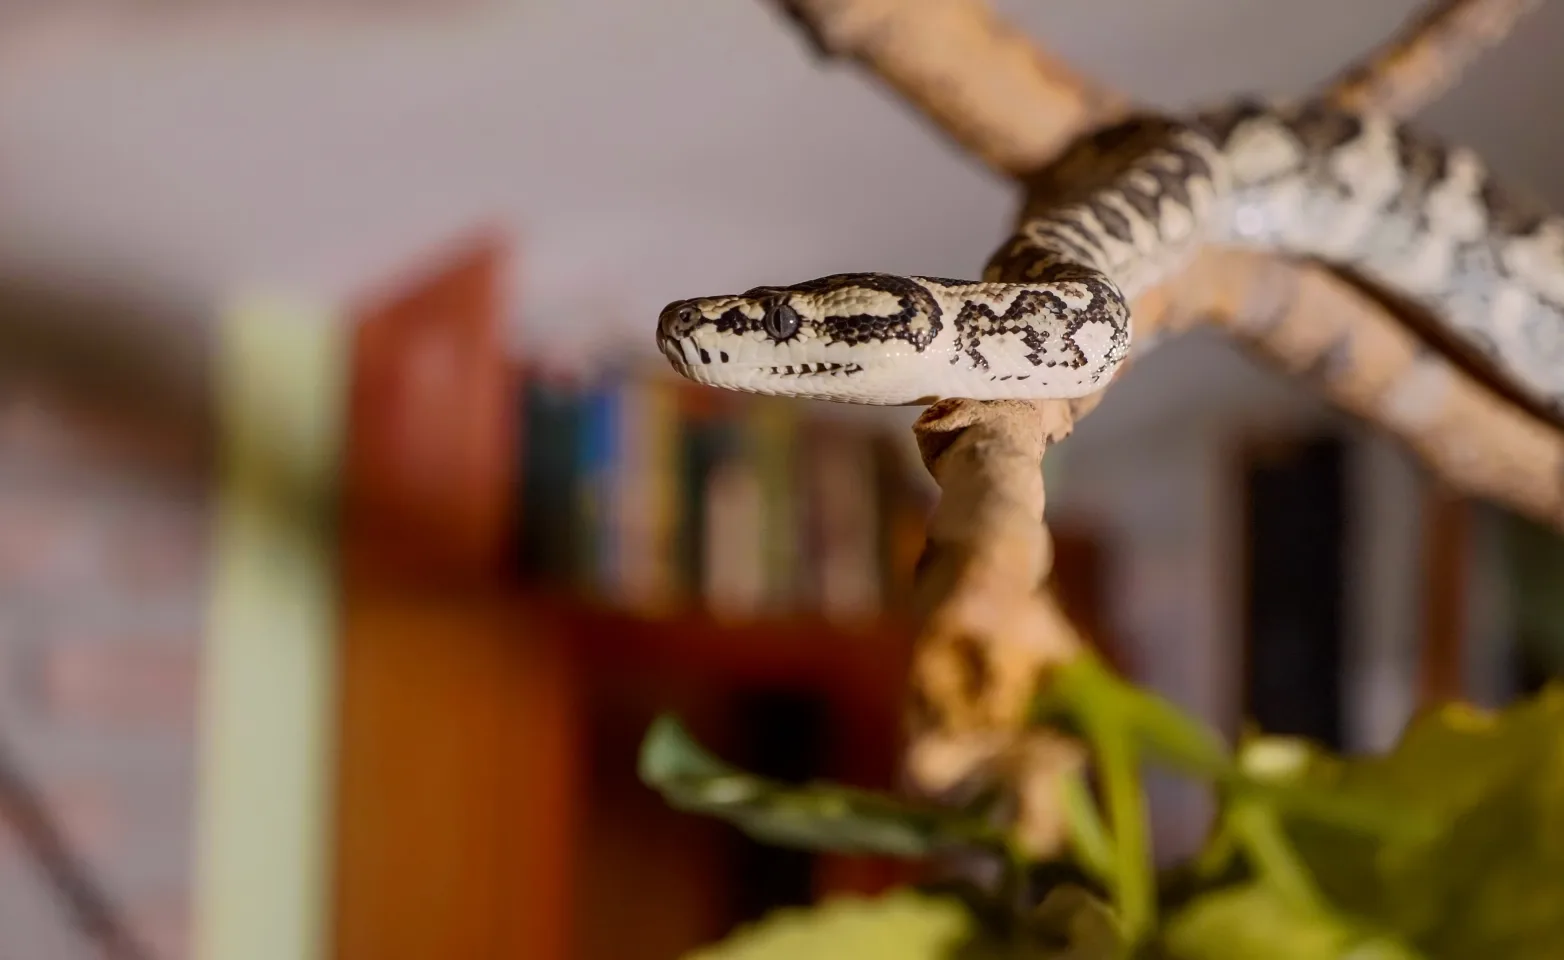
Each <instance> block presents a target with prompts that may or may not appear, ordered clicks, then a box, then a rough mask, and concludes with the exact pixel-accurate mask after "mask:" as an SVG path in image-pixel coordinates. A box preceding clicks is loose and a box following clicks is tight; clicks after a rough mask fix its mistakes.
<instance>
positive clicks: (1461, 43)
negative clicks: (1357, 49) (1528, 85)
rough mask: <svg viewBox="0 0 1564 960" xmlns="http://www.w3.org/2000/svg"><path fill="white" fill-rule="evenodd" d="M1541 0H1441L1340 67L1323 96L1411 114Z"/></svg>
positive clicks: (1354, 106)
mask: <svg viewBox="0 0 1564 960" xmlns="http://www.w3.org/2000/svg"><path fill="white" fill-rule="evenodd" d="M1540 3H1541V0H1442V2H1439V3H1435V4H1431V5H1430V6H1429V7H1428V8H1427V9H1425V10H1423V11H1420V13H1419V14H1418V16H1416V17H1414V18H1413V19H1411V20H1410V21H1408V23H1407V25H1406V26H1405V27H1404V28H1402V31H1401V33H1400V34H1398V35H1397V36H1396V37H1395V38H1394V39H1392V40H1391V41H1390V42H1389V43H1387V44H1385V45H1384V46H1382V47H1380V48H1379V49H1377V50H1375V51H1374V52H1373V53H1371V54H1369V55H1368V56H1366V57H1364V58H1363V59H1362V60H1359V61H1358V62H1357V63H1355V64H1354V65H1352V66H1351V67H1349V68H1348V69H1347V70H1345V71H1343V72H1342V74H1341V77H1340V79H1338V80H1337V81H1336V82H1335V83H1334V84H1332V85H1331V87H1330V90H1329V92H1328V93H1327V96H1328V97H1329V98H1330V99H1331V100H1332V101H1334V102H1335V103H1336V104H1338V105H1340V106H1344V107H1347V108H1349V109H1354V110H1378V111H1383V112H1386V113H1390V114H1394V115H1396V116H1400V117H1406V116H1411V115H1412V114H1414V113H1416V112H1417V111H1419V110H1421V109H1422V108H1423V107H1425V106H1427V105H1428V104H1430V103H1432V102H1433V101H1435V100H1437V99H1439V97H1440V96H1442V95H1443V94H1444V92H1445V91H1446V90H1448V89H1450V87H1452V86H1454V85H1455V82H1456V81H1457V80H1459V79H1460V77H1461V73H1462V72H1463V71H1464V70H1465V69H1466V67H1467V66H1469V65H1470V64H1471V62H1472V61H1473V60H1476V59H1477V58H1478V57H1479V56H1481V55H1482V54H1483V53H1486V52H1487V51H1488V49H1489V48H1491V47H1493V46H1494V45H1496V44H1498V43H1499V42H1500V41H1501V40H1503V39H1504V38H1505V37H1507V36H1508V35H1509V33H1510V30H1511V29H1512V28H1514V26H1515V24H1516V22H1517V21H1519V20H1520V19H1521V18H1522V17H1524V16H1525V15H1526V14H1528V13H1530V12H1532V11H1533V10H1535V9H1536V8H1537V7H1538V6H1539V5H1540Z"/></svg>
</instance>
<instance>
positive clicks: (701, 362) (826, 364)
mask: <svg viewBox="0 0 1564 960" xmlns="http://www.w3.org/2000/svg"><path fill="white" fill-rule="evenodd" d="M1206 244H1222V245H1228V246H1238V247H1245V248H1250V249H1258V250H1264V251H1268V252H1275V253H1281V254H1284V255H1290V256H1297V257H1307V258H1314V259H1318V260H1320V261H1323V262H1325V263H1327V264H1330V265H1332V266H1334V267H1337V268H1339V269H1343V270H1346V271H1348V272H1350V273H1352V274H1355V275H1357V276H1359V277H1360V278H1362V279H1363V280H1365V281H1367V282H1368V283H1370V284H1371V285H1374V286H1377V287H1380V288H1383V289H1384V290H1386V291H1387V292H1389V293H1390V294H1391V295H1396V296H1399V297H1400V298H1402V299H1403V300H1404V301H1405V302H1408V303H1410V304H1412V305H1415V306H1418V307H1421V308H1423V310H1424V312H1425V313H1426V314H1427V315H1428V316H1429V317H1430V318H1431V319H1432V321H1433V322H1434V323H1435V324H1437V325H1438V327H1440V328H1441V331H1440V332H1441V333H1443V334H1445V335H1446V336H1447V337H1448V338H1449V339H1450V340H1451V341H1452V342H1453V343H1454V344H1455V345H1457V346H1458V347H1459V348H1460V349H1462V350H1463V351H1465V352H1467V353H1468V354H1469V355H1471V356H1472V357H1473V358H1474V359H1475V360H1476V361H1477V362H1478V363H1479V364H1481V365H1482V366H1484V367H1486V368H1487V369H1488V372H1489V373H1490V374H1491V375H1492V376H1493V377H1494V378H1495V379H1496V380H1497V381H1498V382H1500V383H1501V384H1502V385H1504V386H1506V387H1508V388H1510V389H1511V390H1513V391H1516V392H1518V393H1519V394H1520V395H1522V396H1523V397H1525V398H1526V399H1527V400H1529V401H1531V402H1532V403H1534V404H1535V405H1537V406H1538V407H1539V408H1540V409H1541V410H1543V411H1545V412H1546V413H1547V414H1549V415H1551V416H1555V417H1559V416H1564V218H1560V217H1558V216H1555V215H1553V214H1552V213H1551V212H1550V211H1548V210H1547V209H1546V208H1545V207H1544V206H1543V205H1541V204H1540V203H1538V202H1536V201H1535V200H1533V199H1531V198H1529V197H1527V196H1524V195H1522V194H1520V193H1518V192H1516V191H1514V190H1512V189H1509V188H1507V187H1505V186H1503V185H1501V184H1500V183H1498V182H1497V181H1496V179H1495V177H1494V176H1493V175H1492V174H1491V173H1490V172H1489V171H1488V170H1487V168H1486V167H1485V165H1484V164H1483V163H1482V161H1481V160H1480V158H1479V157H1478V156H1477V155H1476V154H1475V153H1474V152H1473V151H1472V150H1470V149H1467V148H1463V147H1452V146H1447V145H1445V144H1442V143H1440V142H1438V141H1436V140H1435V139H1433V138H1431V137H1429V136H1427V135H1425V134H1422V133H1420V132H1418V131H1416V130H1414V129H1412V128H1411V127H1409V126H1407V125H1405V124H1403V123H1400V122H1398V121H1396V120H1394V119H1391V118H1389V117H1386V116H1379V115H1375V114H1372V113H1361V112H1351V111H1346V110H1342V109H1339V108H1335V107H1332V106H1329V105H1326V104H1324V103H1322V102H1318V101H1304V102H1300V103H1294V104H1278V103H1267V102H1264V101H1260V100H1254V99H1242V100H1237V101H1234V102H1232V103H1230V104H1226V105H1222V106H1219V107H1216V108H1213V109H1209V110H1203V111H1197V112H1192V113H1191V114H1189V115H1188V116H1182V117H1175V116H1164V115H1159V114H1149V113H1148V114H1138V115H1135V116H1132V117H1129V118H1127V119H1124V120H1122V121H1118V122H1115V123H1113V124H1111V125H1108V126H1105V127H1103V128H1101V129H1099V130H1096V131H1094V132H1092V133H1090V134H1088V135H1086V136H1084V137H1082V138H1081V139H1080V140H1079V141H1077V142H1076V143H1075V144H1074V145H1073V146H1072V147H1071V148H1070V149H1069V150H1067V151H1066V152H1065V153H1064V154H1063V155H1062V156H1061V157H1060V158H1059V159H1058V160H1057V161H1055V162H1054V163H1052V164H1050V165H1049V166H1048V167H1047V168H1046V169H1045V170H1044V171H1042V172H1041V173H1040V174H1038V175H1037V176H1035V177H1033V178H1031V180H1029V182H1028V185H1027V191H1026V197H1025V202H1024V204H1023V207H1022V210H1021V213H1020V216H1019V217H1018V219H1017V226H1016V228H1015V230H1014V232H1013V233H1012V234H1011V235H1010V237H1009V238H1008V239H1007V240H1006V241H1005V242H1004V243H1003V244H1002V245H1001V246H1000V248H999V250H998V251H997V252H996V253H995V254H994V255H993V256H992V257H991V259H990V261H989V263H988V265H987V267H986V269H985V270H984V272H983V276H982V279H981V280H952V279H944V278H937V277H921V276H906V277H904V276H895V275H891V274H885V273H844V274H837V275H833V276H828V277H822V278H819V279H816V280H810V281H807V282H804V283H797V284H792V285H790V286H774V287H773V286H767V287H757V288H754V289H751V290H748V291H746V292H744V293H741V294H737V295H729V296H709V297H700V298H695V299H685V300H678V301H675V302H673V303H671V304H669V305H668V306H667V307H666V308H664V309H663V311H662V312H661V314H660V316H659V318H658V325H657V344H658V348H659V349H660V350H661V351H662V353H663V355H664V356H665V357H667V359H668V360H669V362H670V363H671V364H672V366H673V367H674V369H675V370H676V371H677V372H678V373H680V374H681V375H683V376H685V377H687V378H690V379H692V380H694V381H696V382H699V383H703V384H709V385H712V386H716V387H721V388H726V389H731V390H739V391H744V392H750V393H764V394H775V395H784V396H795V397H810V398H815V399H824V400H835V401H843V402H852V403H867V404H927V403H931V402H933V401H935V400H938V399H943V398H968V399H974V400H990V399H1071V398H1076V397H1082V396H1085V395H1087V394H1090V393H1094V392H1096V391H1098V390H1100V389H1102V388H1104V387H1105V386H1106V385H1107V384H1108V382H1109V381H1110V380H1111V379H1112V377H1113V376H1114V373H1115V372H1116V371H1117V370H1118V369H1119V368H1120V366H1121V365H1122V364H1123V362H1124V361H1125V359H1126V358H1127V357H1128V356H1129V354H1130V349H1131V344H1132V328H1133V324H1132V316H1131V310H1130V304H1131V302H1132V301H1133V300H1134V299H1135V297H1137V296H1138V295H1139V294H1141V293H1142V292H1144V291H1146V290H1147V289H1149V288H1151V287H1153V286H1155V285H1157V284H1158V283H1160V282H1162V281H1163V280H1165V279H1167V278H1169V277H1170V276H1172V275H1173V274H1174V273H1176V272H1177V271H1179V270H1180V269H1182V268H1183V267H1184V266H1185V265H1186V264H1187V263H1188V262H1189V261H1190V259H1191V258H1192V257H1193V256H1194V254H1195V253H1196V252H1197V251H1198V250H1199V249H1200V247H1202V246H1203V245H1206Z"/></svg>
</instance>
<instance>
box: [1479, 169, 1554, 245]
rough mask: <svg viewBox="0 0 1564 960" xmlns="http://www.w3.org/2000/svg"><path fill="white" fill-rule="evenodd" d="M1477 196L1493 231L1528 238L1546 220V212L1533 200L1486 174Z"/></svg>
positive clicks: (1543, 207) (1548, 217) (1548, 215)
mask: <svg viewBox="0 0 1564 960" xmlns="http://www.w3.org/2000/svg"><path fill="white" fill-rule="evenodd" d="M1478 195H1479V196H1480V197H1481V198H1482V202H1483V207H1484V208H1485V209H1486V210H1487V211H1488V216H1489V218H1490V219H1491V220H1492V221H1493V225H1494V228H1495V229H1496V230H1498V231H1499V232H1500V233H1503V234H1507V235H1509V236H1511V237H1517V238H1523V237H1529V236H1531V235H1532V234H1535V233H1536V232H1537V231H1539V230H1541V229H1542V226H1543V224H1544V223H1546V222H1547V221H1548V220H1549V219H1550V213H1549V211H1548V209H1547V208H1546V207H1545V206H1543V205H1542V204H1541V203H1540V202H1538V201H1537V200H1536V199H1535V198H1533V197H1529V196H1522V195H1521V194H1519V193H1518V192H1516V191H1513V190H1510V189H1507V188H1506V187H1505V186H1504V185H1502V184H1500V183H1499V182H1498V181H1497V180H1495V179H1494V177H1493V176H1492V174H1490V173H1488V172H1487V171H1484V173H1483V182H1482V187H1481V188H1480V190H1479V192H1478Z"/></svg>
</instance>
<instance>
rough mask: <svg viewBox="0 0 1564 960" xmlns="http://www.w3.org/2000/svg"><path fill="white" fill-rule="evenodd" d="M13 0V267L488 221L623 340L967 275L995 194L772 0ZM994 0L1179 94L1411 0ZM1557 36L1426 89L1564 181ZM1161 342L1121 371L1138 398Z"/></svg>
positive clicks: (339, 259) (86, 274) (1330, 49)
mask: <svg viewBox="0 0 1564 960" xmlns="http://www.w3.org/2000/svg"><path fill="white" fill-rule="evenodd" d="M9 2H10V3H11V4H12V5H15V4H16V3H17V0H9ZM111 5H112V6H119V5H118V4H110V2H109V0H97V2H95V3H78V4H77V5H75V6H72V7H70V8H68V9H70V10H74V11H82V10H86V11H89V12H90V11H92V10H96V9H100V8H108V7H109V6H111ZM33 6H34V7H35V9H34V11H33V12H32V14H31V16H30V17H29V18H27V20H26V24H27V27H28V29H24V30H14V31H11V32H10V33H8V34H7V37H6V39H5V40H0V209H3V210H4V211H5V216H4V217H3V218H0V272H4V273H6V274H9V275H13V276H15V275H26V276H32V277H39V276H49V277H67V278H106V279H112V280H116V281H122V282H133V283H140V284H142V285H150V286H155V287H157V288H159V289H162V290H165V291H175V292H177V293H178V294H180V295H181V296H185V297H189V298H194V299H196V300H199V301H201V302H208V303H214V302H217V301H219V300H220V299H221V298H223V297H226V296H229V295H232V294H233V293H235V292H237V291H240V290H249V289H256V288H261V289H268V290H279V289H280V290H282V291H285V292H292V293H296V294H305V295H309V296H316V297H324V298H330V299H338V298H343V297H351V296H354V295H356V294H358V293H359V292H361V291H363V290H364V289H365V288H366V287H367V286H369V285H371V284H375V283H377V282H379V281H381V280H383V279H384V278H385V277H386V276H388V275H389V274H391V273H393V272H394V271H395V270H397V269H398V268H399V267H400V266H402V265H404V264H408V263H414V262H416V260H417V258H418V257H419V256H420V254H422V253H423V252H425V251H427V250H429V249H431V248H433V247H435V246H438V245H439V244H440V243H442V242H444V241H445V240H446V239H448V238H450V237H453V236H457V235H459V234H461V233H462V232H464V231H466V230H467V229H469V228H471V227H472V226H474V225H476V224H479V223H499V224H502V225H504V226H505V227H507V228H508V229H509V230H511V231H512V232H513V234H514V236H515V237H516V239H517V242H518V248H519V256H518V258H517V262H516V272H515V290H516V302H517V316H516V318H515V324H514V327H515V329H514V333H515V336H516V338H517V342H518V345H519V348H523V349H539V350H543V351H548V352H554V353H561V354H569V353H571V352H572V351H575V352H578V353H579V352H583V351H596V350H600V349H601V348H602V345H603V344H604V342H608V343H632V344H635V345H636V346H643V345H644V343H643V342H644V341H648V340H649V339H650V338H649V336H648V331H649V329H650V319H651V317H652V316H654V315H655V312H656V310H657V309H658V308H659V307H660V306H661V305H662V304H663V303H665V302H667V301H668V300H670V299H673V298H676V297H682V296H690V295H695V294H699V293H706V292H721V291H727V290H735V289H743V288H745V287H747V286H750V285H753V284H755V283H760V282H773V283H775V282H788V281H794V280H799V279H804V278H807V277H810V276H816V275H819V274H823V273H831V272H837V271H843V270H861V269H883V270H889V271H893V272H903V273H905V272H928V273H933V274H936V275H947V276H950V275H954V276H960V275H963V274H972V273H974V272H975V271H976V270H977V269H978V268H979V266H980V265H981V263H982V261H983V260H984V258H985V257H986V255H987V253H988V252H989V250H990V248H991V247H993V246H994V245H995V244H996V243H997V242H998V240H999V239H1000V238H1001V236H1002V233H1003V230H1004V226H1005V223H1006V220H1007V218H1008V216H1009V211H1010V207H1011V204H1012V202H1013V199H1014V198H1013V196H1012V194H1011V192H1010V190H1009V189H1008V188H1007V187H1006V186H1005V185H1004V184H1002V183H1000V182H998V181H997V180H996V179H994V178H993V177H991V176H989V175H988V174H987V173H986V172H985V171H983V170H982V169H980V168H979V167H977V166H976V165H975V164H974V163H973V162H972V161H970V160H968V159H967V158H966V157H964V156H963V155H961V154H960V153H959V152H958V151H956V150H955V149H954V148H953V147H951V146H949V145H948V144H946V143H945V142H944V141H943V140H941V139H940V138H939V137H938V136H937V135H935V134H933V133H932V132H931V131H930V130H929V129H927V128H926V127H925V126H924V125H923V124H922V123H921V122H920V121H919V120H918V119H917V118H916V117H915V116H913V115H912V114H911V113H910V112H909V111H908V110H907V109H906V108H904V107H903V106H902V105H901V104H900V103H899V102H898V101H897V100H896V99H895V98H894V97H893V96H891V95H890V94H888V93H886V92H883V91H882V90H881V89H880V88H879V87H878V86H877V85H876V84H874V83H873V82H871V81H869V80H868V79H867V78H866V77H865V76H864V75H862V74H861V73H860V72H859V71H857V70H855V69H852V68H848V67H830V68H827V67H824V66H822V65H821V64H819V63H818V62H816V61H814V60H813V59H812V57H811V56H810V54H809V51H808V49H807V48H806V47H805V46H804V45H803V44H802V43H801V42H800V41H799V38H798V37H797V36H796V34H795V33H794V31H793V30H792V28H791V27H790V26H789V25H788V24H786V23H785V22H783V21H782V20H781V19H780V18H779V17H778V16H776V15H775V14H774V13H773V12H772V7H771V5H770V4H769V3H767V2H763V0H659V2H657V3H646V2H644V0H528V2H511V3H488V4H480V3H477V2H470V3H464V4H457V5H454V6H447V7H446V11H447V12H443V13H441V14H439V15H438V16H437V17H436V16H432V15H429V14H428V11H429V10H430V9H431V8H433V6H434V5H433V4H429V3H410V4H402V5H400V7H401V8H402V9H405V10H412V11H414V13H415V14H416V15H411V16H409V15H401V16H396V17H392V18H389V19H384V20H378V19H374V18H365V19H355V18H352V17H345V16H344V17H333V16H323V17H318V18H313V19H312V18H309V17H303V16H288V15H282V14H279V15H277V16H275V17H272V16H266V15H263V14H260V13H253V14H252V13H250V12H246V13H244V14H243V15H242V16H240V15H230V16H224V17H218V16H216V15H209V16H197V15H193V14H192V15H189V16H187V17H184V18H183V19H181V17H177V16H174V15H171V14H166V13H165V14H159V15H157V16H151V15H149V16H148V17H145V18H139V17H123V16H121V17H116V18H114V19H113V20H112V21H103V22H97V21H93V20H92V19H91V18H90V17H85V16H78V18H77V19H75V20H71V19H68V18H67V17H65V15H64V14H61V15H60V16H59V17H58V18H51V16H50V14H49V13H48V12H47V11H46V9H45V7H46V5H45V4H42V3H37V4H34V5H33ZM145 6H147V7H149V8H150V7H154V6H156V5H152V4H146V5H145ZM244 6H249V7H251V8H252V9H253V10H262V9H265V7H263V5H262V4H259V3H256V4H248V5H244ZM324 6H325V8H326V9H327V10H328V11H329V10H331V9H334V8H346V7H348V6H350V5H348V4H338V5H333V4H326V5H324ZM999 6H1000V8H1001V9H1002V10H1003V11H1004V12H1005V13H1006V14H1007V15H1009V16H1011V17H1012V18H1013V19H1014V20H1015V21H1016V22H1018V23H1020V24H1021V25H1023V26H1024V27H1025V28H1026V29H1028V30H1029V31H1031V32H1032V33H1033V34H1034V35H1035V36H1037V37H1039V38H1044V39H1046V41H1047V43H1048V45H1049V46H1050V47H1051V48H1052V49H1054V50H1056V51H1058V52H1060V53H1061V54H1062V55H1063V56H1065V57H1066V58H1067V59H1069V60H1070V61H1071V62H1073V63H1074V64H1076V65H1077V66H1079V67H1081V68H1083V69H1085V70H1087V71H1089V72H1092V73H1094V74H1096V75H1098V76H1100V77H1102V78H1104V79H1106V80H1109V81H1111V82H1113V83H1115V84H1117V85H1118V86H1120V87H1121V88H1124V89H1127V90H1129V91H1130V92H1132V93H1134V94H1136V95H1138V96H1140V97H1142V98H1144V99H1146V100H1149V101H1151V102H1154V103H1157V104H1160V105H1167V106H1176V105H1181V104H1186V103H1189V102H1191V101H1197V100H1208V99H1214V98H1220V97H1223V96H1225V95H1228V94H1230V93H1233V92H1237V91H1241V90H1256V91H1266V92H1281V93H1287V92H1298V91H1302V90H1305V89H1307V88H1308V87H1309V86H1310V85H1312V84H1314V83H1317V82H1319V81H1320V80H1322V79H1323V78H1325V77H1327V76H1329V75H1330V74H1331V73H1332V72H1333V71H1334V70H1335V69H1337V68H1338V67H1339V66H1341V65H1342V64H1343V63H1344V62H1346V61H1347V60H1349V59H1350V58H1352V57H1353V56H1355V55H1357V54H1359V53H1360V52H1362V51H1363V50H1365V49H1367V48H1369V47H1372V46H1373V45H1375V44H1376V43H1378V42H1380V41H1381V40H1382V39H1384V38H1385V37H1386V36H1388V35H1389V34H1390V33H1391V32H1392V31H1393V30H1394V29H1395V28H1396V27H1397V26H1398V25H1399V24H1400V23H1401V22H1402V20H1403V18H1404V17H1405V16H1406V15H1407V13H1408V12H1409V11H1410V10H1411V9H1412V8H1413V6H1414V3H1413V2H1411V0H1378V2H1375V3H1363V2H1362V0H1314V2H1312V3H1309V4H1300V3H1296V2H1293V0H1179V2H1165V3H1158V4H1147V3H1145V2H1143V0H1005V2H1003V3H1001V4H999ZM60 9H66V8H63V7H62V8H60ZM175 9H178V8H177V7H176V8H175ZM222 9H224V10H231V9H235V7H224V8H222ZM238 9H241V10H242V7H239V8H238ZM287 9H294V8H287ZM246 17H249V18H250V19H246ZM93 23H97V26H90V24H93ZM105 23H107V24H108V26H105V25H104V24H105ZM84 24H89V26H84ZM1561 54H1564V0H1553V2H1551V3H1547V4H1545V5H1544V9H1542V10H1541V11H1540V12H1538V13H1536V14H1534V15H1532V17H1531V18H1530V19H1528V20H1527V21H1525V26H1524V28H1523V29H1522V30H1521V31H1520V32H1519V33H1518V34H1517V36H1515V37H1514V38H1512V39H1511V40H1510V41H1508V42H1507V43H1506V45H1505V46H1504V47H1503V48H1502V49H1501V50H1500V51H1499V52H1497V53H1495V54H1493V55H1491V56H1489V57H1488V58H1487V59H1486V60H1484V61H1483V62H1482V63H1481V64H1479V65H1478V67H1477V68H1476V69H1475V70H1474V71H1472V73H1471V74H1470V76H1469V78H1468V81H1467V82H1466V83H1465V84H1464V85H1463V86H1462V87H1461V88H1460V89H1459V90H1458V91H1456V92H1455V93H1454V94H1452V95H1451V96H1449V97H1447V98H1446V100H1445V101H1444V102H1442V103H1440V104H1439V105H1437V107H1435V108H1434V109H1432V110H1430V111H1429V112H1428V114H1427V116H1426V117H1425V118H1424V120H1425V122H1426V124H1427V125H1428V126H1429V127H1431V128H1433V129H1434V130H1436V131H1438V132H1440V133H1442V134H1444V135H1446V136H1448V137H1452V138H1456V139H1459V140H1462V141H1465V142H1469V143H1472V144H1474V145H1476V146H1478V147H1479V148H1481V149H1482V150H1483V152H1484V153H1485V154H1486V155H1487V156H1488V157H1489V160H1490V162H1491V163H1492V164H1493V165H1494V166H1496V167H1497V168H1498V169H1499V170H1500V171H1502V172H1504V173H1506V174H1509V175H1511V176H1512V177H1514V178H1515V179H1518V180H1520V181H1522V182H1525V183H1529V184H1531V185H1533V186H1534V187H1536V188H1538V189H1539V190H1540V191H1541V192H1542V193H1543V194H1544V195H1546V196H1549V197H1551V198H1552V199H1553V200H1555V201H1564V176H1561V175H1560V174H1559V173H1558V172H1557V171H1559V170H1561V169H1564V123H1561V122H1559V121H1558V120H1557V118H1558V117H1559V113H1558V110H1557V107H1556V100H1557V91H1559V90H1564V56H1561ZM1211 362H1214V363H1217V364H1219V365H1221V364H1226V366H1225V367H1223V369H1224V370H1228V369H1229V368H1231V369H1230V370H1229V374H1231V375H1232V376H1236V377H1239V378H1240V379H1245V378H1250V375H1249V374H1247V373H1241V372H1234V371H1237V370H1238V367H1236V366H1233V364H1232V363H1229V361H1227V360H1214V361H1211ZM1153 366H1155V365H1154V364H1148V365H1147V373H1145V374H1142V373H1140V372H1139V371H1137V372H1136V374H1135V376H1137V377H1139V378H1141V379H1142V380H1143V382H1145V383H1146V384H1148V386H1147V387H1146V390H1144V391H1142V392H1143V393H1145V394H1146V395H1147V397H1148V398H1152V397H1155V396H1156V395H1157V389H1156V388H1154V387H1152V386H1150V384H1152V383H1153V382H1154V381H1155V379H1156V377H1155V376H1153V375H1152V374H1151V373H1150V371H1151V368H1152V367H1153ZM1182 376H1184V375H1183V374H1180V373H1179V371H1177V370H1171V369H1170V370H1169V371H1168V372H1167V377H1168V378H1169V379H1168V380H1167V386H1166V388H1165V389H1167V390H1176V389H1182V387H1180V386H1179V384H1180V383H1181V382H1182V380H1181V377H1182ZM1245 382H1247V380H1246V381H1245ZM1246 389H1247V388H1246ZM1148 391H1149V392H1148ZM1154 405H1155V404H1154V403H1153V406H1154Z"/></svg>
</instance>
